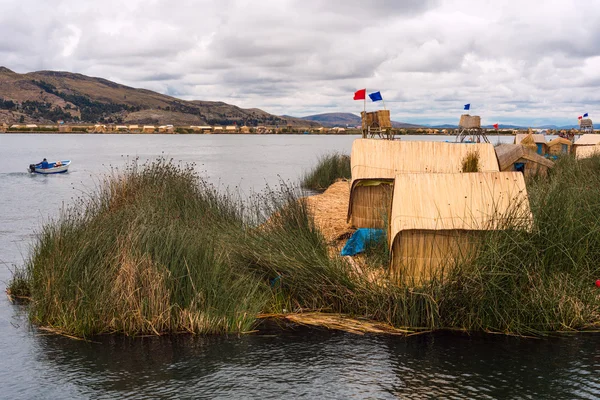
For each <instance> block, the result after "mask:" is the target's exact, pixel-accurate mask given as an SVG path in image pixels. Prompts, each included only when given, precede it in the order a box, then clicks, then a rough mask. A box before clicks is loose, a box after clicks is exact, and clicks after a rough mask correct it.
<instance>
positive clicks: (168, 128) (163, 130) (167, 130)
mask: <svg viewBox="0 0 600 400" xmlns="http://www.w3.org/2000/svg"><path fill="white" fill-rule="evenodd" d="M158 133H175V127H174V126H173V125H161V126H159V127H158Z"/></svg>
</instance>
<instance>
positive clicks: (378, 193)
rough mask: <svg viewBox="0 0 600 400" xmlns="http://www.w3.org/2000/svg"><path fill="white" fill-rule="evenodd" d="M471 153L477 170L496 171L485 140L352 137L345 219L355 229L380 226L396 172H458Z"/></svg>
mask: <svg viewBox="0 0 600 400" xmlns="http://www.w3.org/2000/svg"><path fill="white" fill-rule="evenodd" d="M474 153H476V154H477V155H478V157H479V171H496V172H497V171H499V167H498V161H497V159H496V153H495V152H494V146H493V145H491V144H488V143H479V144H477V143H464V144H459V143H445V142H407V141H390V140H374V139H357V140H355V141H354V143H353V144H352V153H351V157H350V158H351V168H352V183H351V186H350V202H349V204H348V221H350V223H351V225H352V226H354V227H357V228H383V227H384V226H385V222H386V221H387V220H388V216H389V213H390V207H391V200H392V193H393V181H394V177H395V176H396V174H398V173H426V172H433V173H451V172H452V173H459V172H462V168H463V161H464V160H465V159H466V157H467V156H468V155H470V154H474Z"/></svg>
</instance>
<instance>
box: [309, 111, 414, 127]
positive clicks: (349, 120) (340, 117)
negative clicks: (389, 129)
mask: <svg viewBox="0 0 600 400" xmlns="http://www.w3.org/2000/svg"><path fill="white" fill-rule="evenodd" d="M300 119H303V120H306V121H313V122H318V123H319V124H321V125H323V126H326V127H329V128H331V127H334V126H341V127H345V126H360V124H361V119H360V116H358V115H356V114H352V113H324V114H316V115H309V116H306V117H301V118H300ZM392 126H393V127H394V128H420V127H421V125H414V124H408V123H406V122H397V121H392Z"/></svg>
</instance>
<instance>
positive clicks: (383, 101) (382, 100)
mask: <svg viewBox="0 0 600 400" xmlns="http://www.w3.org/2000/svg"><path fill="white" fill-rule="evenodd" d="M379 94H381V92H379ZM381 102H382V103H383V109H384V110H387V108H385V100H384V99H383V96H381Z"/></svg>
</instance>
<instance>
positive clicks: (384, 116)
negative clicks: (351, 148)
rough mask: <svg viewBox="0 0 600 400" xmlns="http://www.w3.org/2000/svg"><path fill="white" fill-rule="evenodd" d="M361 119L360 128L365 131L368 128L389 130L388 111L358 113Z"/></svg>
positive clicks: (390, 122)
mask: <svg viewBox="0 0 600 400" xmlns="http://www.w3.org/2000/svg"><path fill="white" fill-rule="evenodd" d="M360 116H361V119H362V127H363V129H366V128H367V127H368V126H370V127H379V128H391V127H392V121H391V118H390V110H377V111H371V112H367V113H365V112H364V111H362V112H361V113H360Z"/></svg>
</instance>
